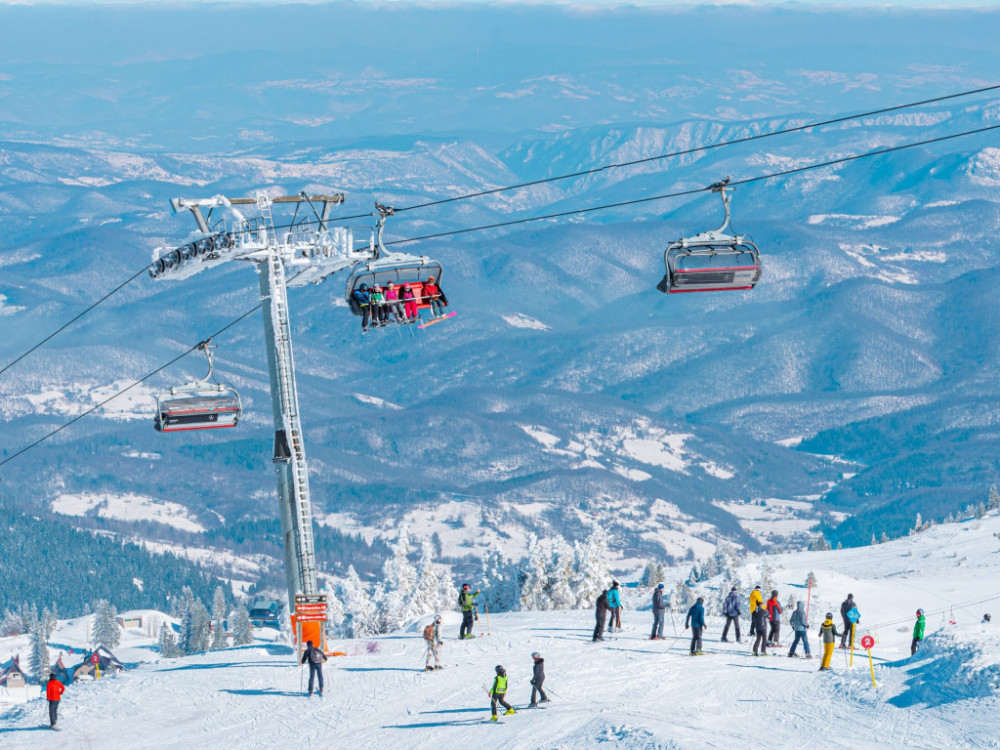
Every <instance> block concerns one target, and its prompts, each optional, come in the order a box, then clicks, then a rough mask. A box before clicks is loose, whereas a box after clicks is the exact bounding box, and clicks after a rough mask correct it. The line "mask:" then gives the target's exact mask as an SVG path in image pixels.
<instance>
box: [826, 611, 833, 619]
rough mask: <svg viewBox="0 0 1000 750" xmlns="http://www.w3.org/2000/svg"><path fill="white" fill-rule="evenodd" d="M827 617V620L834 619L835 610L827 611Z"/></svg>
mask: <svg viewBox="0 0 1000 750" xmlns="http://www.w3.org/2000/svg"><path fill="white" fill-rule="evenodd" d="M826 619H827V620H832V619H833V612H827V613H826Z"/></svg>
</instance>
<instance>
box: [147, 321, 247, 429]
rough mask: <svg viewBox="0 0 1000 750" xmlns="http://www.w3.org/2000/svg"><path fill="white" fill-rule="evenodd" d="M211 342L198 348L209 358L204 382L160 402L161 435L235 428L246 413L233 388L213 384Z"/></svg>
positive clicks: (174, 391) (177, 388)
mask: <svg viewBox="0 0 1000 750" xmlns="http://www.w3.org/2000/svg"><path fill="white" fill-rule="evenodd" d="M214 348H215V347H213V346H211V339H209V340H208V341H202V342H201V343H200V344H198V349H199V350H200V351H203V352H205V356H206V357H207V358H208V374H207V375H206V376H205V377H204V378H202V379H201V380H193V381H191V382H190V383H185V384H184V385H179V386H175V387H173V388H171V389H170V390H169V391H167V392H166V393H161V394H160V395H159V396H157V398H156V417H155V419H154V422H153V426H154V427H155V428H156V430H157V432H186V431H190V430H212V429H220V428H224V427H235V426H236V424H237V423H238V422H239V421H240V416H241V415H242V413H243V404H242V402H241V401H240V394H239V393H237V392H236V389H235V388H233V387H232V386H228V385H223V384H220V383H210V382H209V379H210V378H211V377H212V372H213V370H214V365H213V362H212V349H214Z"/></svg>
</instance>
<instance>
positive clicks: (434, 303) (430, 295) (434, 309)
mask: <svg viewBox="0 0 1000 750" xmlns="http://www.w3.org/2000/svg"><path fill="white" fill-rule="evenodd" d="M424 299H425V300H427V301H429V302H430V304H431V315H433V316H434V317H435V318H440V317H441V316H442V315H444V308H445V307H447V306H448V298H447V297H445V296H444V292H443V291H442V290H441V287H439V286H438V285H437V284H435V283H434V277H433V276H428V277H427V282H426V283H425V284H424Z"/></svg>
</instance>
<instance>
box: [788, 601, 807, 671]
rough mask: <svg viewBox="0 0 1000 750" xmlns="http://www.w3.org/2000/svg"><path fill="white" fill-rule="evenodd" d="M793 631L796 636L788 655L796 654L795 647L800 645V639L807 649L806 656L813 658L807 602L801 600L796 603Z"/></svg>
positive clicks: (792, 620) (793, 613) (792, 621)
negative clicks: (810, 646) (807, 619)
mask: <svg viewBox="0 0 1000 750" xmlns="http://www.w3.org/2000/svg"><path fill="white" fill-rule="evenodd" d="M791 623H792V632H793V633H795V637H794V638H793V639H792V647H791V648H790V649H788V656H789V657H793V656H795V647H796V646H798V645H799V641H801V642H802V648H804V649H805V650H806V658H807V659H812V654H810V653H809V623H808V622H806V604H805V602H799V603H798V604H796V605H795V611H794V612H792V619H791Z"/></svg>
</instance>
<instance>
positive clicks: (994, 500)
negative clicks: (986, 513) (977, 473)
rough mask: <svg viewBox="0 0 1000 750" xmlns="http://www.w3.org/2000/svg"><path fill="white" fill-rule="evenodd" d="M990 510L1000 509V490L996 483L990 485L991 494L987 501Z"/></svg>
mask: <svg viewBox="0 0 1000 750" xmlns="http://www.w3.org/2000/svg"><path fill="white" fill-rule="evenodd" d="M986 507H987V508H988V509H989V510H1000V492H997V487H996V485H993V486H992V487H990V496H989V498H988V499H987V501H986Z"/></svg>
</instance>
